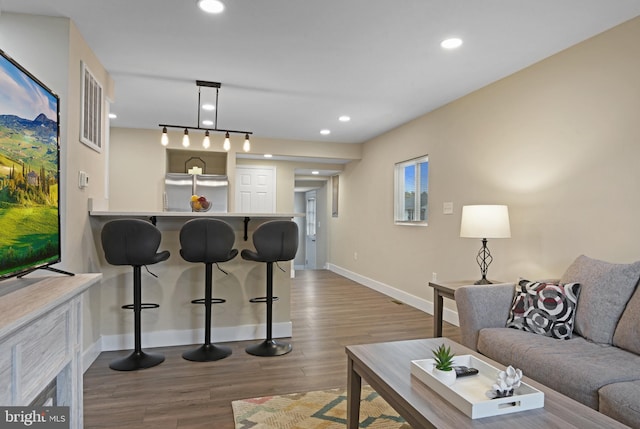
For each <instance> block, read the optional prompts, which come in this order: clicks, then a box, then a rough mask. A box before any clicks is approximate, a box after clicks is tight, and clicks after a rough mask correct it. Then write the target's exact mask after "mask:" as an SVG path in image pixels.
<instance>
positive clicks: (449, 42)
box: [440, 37, 462, 49]
mask: <svg viewBox="0 0 640 429" xmlns="http://www.w3.org/2000/svg"><path fill="white" fill-rule="evenodd" d="M440 46H442V47H443V48H444V49H455V48H459V47H460V46H462V39H458V38H457V37H452V38H451V39H445V40H443V41H442V42H440Z"/></svg>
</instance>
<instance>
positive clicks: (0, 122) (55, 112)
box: [0, 50, 61, 280]
mask: <svg viewBox="0 0 640 429" xmlns="http://www.w3.org/2000/svg"><path fill="white" fill-rule="evenodd" d="M0 54H1V55H0V280H3V279H6V278H9V277H13V276H18V277H21V276H23V275H25V274H27V273H29V272H31V271H33V270H36V269H40V268H48V269H51V270H53V271H59V270H56V269H53V268H50V267H49V265H51V264H55V263H58V262H60V259H61V251H60V211H59V203H60V186H59V183H60V146H59V136H60V133H59V128H60V127H59V125H60V98H59V97H58V96H57V95H56V94H55V93H54V92H53V91H51V90H50V89H49V88H48V87H47V86H46V85H44V84H43V83H42V82H40V81H39V80H38V79H37V78H36V77H34V76H33V75H32V74H31V73H29V72H28V71H27V70H26V69H25V68H24V67H22V66H21V65H20V64H18V63H17V62H16V61H14V60H13V59H12V58H10V57H9V56H8V55H7V54H5V53H4V52H3V51H2V50H0Z"/></svg>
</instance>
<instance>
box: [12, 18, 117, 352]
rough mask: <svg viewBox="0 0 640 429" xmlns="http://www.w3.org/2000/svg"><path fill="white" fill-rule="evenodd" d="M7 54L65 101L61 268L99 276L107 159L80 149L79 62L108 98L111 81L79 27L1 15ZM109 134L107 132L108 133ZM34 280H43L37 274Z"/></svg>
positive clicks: (92, 317) (88, 321) (89, 297)
mask: <svg viewBox="0 0 640 429" xmlns="http://www.w3.org/2000/svg"><path fill="white" fill-rule="evenodd" d="M0 42H1V43H2V49H4V50H5V51H6V52H7V53H8V54H9V55H11V56H13V57H14V58H15V59H16V60H17V61H18V62H20V63H21V64H22V65H23V66H25V67H26V68H27V69H28V70H30V71H31V72H32V73H33V74H34V75H35V76H36V77H38V78H39V79H40V80H42V81H43V82H44V83H45V84H46V85H48V86H49V87H50V88H51V89H52V90H53V91H55V92H56V93H57V94H58V95H59V96H60V165H61V167H60V168H61V184H62V188H63V189H64V191H63V192H61V195H60V199H61V201H60V203H61V205H60V213H61V216H62V225H61V227H62V263H61V264H59V265H57V267H58V268H61V269H63V270H67V271H71V272H77V273H82V272H98V271H99V263H98V258H97V252H96V245H95V243H94V241H93V235H92V232H91V227H90V224H89V219H88V216H87V201H88V199H89V198H95V199H98V200H101V199H104V197H105V177H106V174H105V171H106V170H105V165H106V162H107V157H106V155H105V154H100V153H98V152H95V151H93V150H92V149H89V148H88V147H87V146H85V145H83V144H82V143H80V140H79V135H80V91H81V88H80V61H84V62H86V63H87V64H88V65H89V67H90V69H91V71H92V72H93V73H94V75H95V77H96V79H97V80H98V81H99V82H100V83H101V84H102V86H103V89H104V92H105V95H106V96H110V95H111V94H112V91H113V85H112V82H111V79H110V77H109V75H108V74H107V72H106V71H105V69H104V67H102V65H101V64H100V62H99V60H98V59H97V58H96V57H95V55H94V54H93V53H92V52H91V49H90V48H89V46H88V45H87V44H86V42H85V41H84V40H83V38H82V36H81V35H80V33H79V32H78V30H77V28H76V26H75V25H74V24H73V22H71V21H70V20H69V19H66V18H52V17H44V16H34V15H23V14H12V13H2V15H0ZM103 129H104V127H103ZM80 170H83V171H85V172H87V173H88V175H89V177H90V186H89V187H88V188H86V189H84V190H81V189H79V188H78V186H77V180H78V179H77V177H78V171H80ZM33 275H39V273H34V274H33ZM84 304H85V312H84V322H85V325H84V328H85V329H84V346H85V348H86V347H89V346H90V345H92V344H93V343H95V342H96V341H97V340H98V339H99V338H100V329H101V328H100V317H99V316H97V315H99V308H100V290H99V289H98V288H93V289H91V290H90V291H89V292H88V293H87V294H85V300H84Z"/></svg>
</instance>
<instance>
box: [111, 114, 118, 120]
mask: <svg viewBox="0 0 640 429" xmlns="http://www.w3.org/2000/svg"><path fill="white" fill-rule="evenodd" d="M117 117H118V115H116V114H115V113H109V119H116V118H117Z"/></svg>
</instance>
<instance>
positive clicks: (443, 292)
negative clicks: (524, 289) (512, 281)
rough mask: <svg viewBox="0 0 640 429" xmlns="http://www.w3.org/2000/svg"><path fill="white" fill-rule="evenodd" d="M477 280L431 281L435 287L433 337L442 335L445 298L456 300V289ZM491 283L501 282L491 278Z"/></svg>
mask: <svg viewBox="0 0 640 429" xmlns="http://www.w3.org/2000/svg"><path fill="white" fill-rule="evenodd" d="M474 283H475V280H460V281H450V282H441V281H431V282H429V286H431V287H432V288H433V318H434V322H433V337H434V338H437V337H441V336H442V312H443V310H444V299H443V298H449V299H453V300H455V296H454V293H455V292H456V289H458V288H460V287H462V286H469V285H473V284H474ZM491 283H501V282H499V281H495V280H491Z"/></svg>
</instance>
